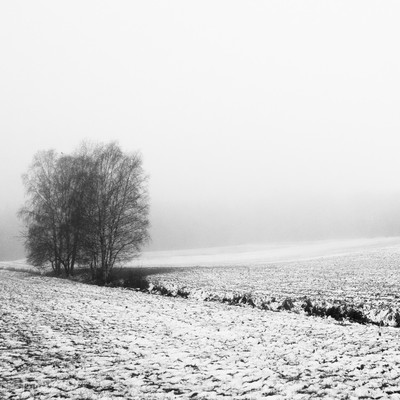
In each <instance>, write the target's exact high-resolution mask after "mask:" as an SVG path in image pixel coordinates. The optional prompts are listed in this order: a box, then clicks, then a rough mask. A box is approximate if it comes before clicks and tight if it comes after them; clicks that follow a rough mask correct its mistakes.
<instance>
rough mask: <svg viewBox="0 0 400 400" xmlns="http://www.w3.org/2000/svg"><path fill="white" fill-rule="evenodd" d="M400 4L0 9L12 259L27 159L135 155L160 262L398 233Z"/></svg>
mask: <svg viewBox="0 0 400 400" xmlns="http://www.w3.org/2000/svg"><path fill="white" fill-rule="evenodd" d="M399 17H400V4H399V3H398V2H394V1H392V2H391V1H387V2H377V1H352V2H345V1H327V2H320V1H304V2H297V1H287V2H282V1H268V2H262V1H248V2H238V1H218V2H215V1H213V2H211V1H203V2H194V3H193V2H187V1H170V2H162V1H146V2H130V1H121V2H118V3H115V2H103V1H85V2H77V1H71V2H68V3H59V2H51V1H38V2H28V1H15V2H3V3H2V4H1V5H0V48H1V60H2V62H1V63H0V88H1V90H0V132H1V146H0V168H1V176H0V185H1V191H0V221H1V224H0V259H3V260H6V259H11V258H20V257H23V249H22V245H21V243H20V242H18V240H17V239H16V235H17V234H18V232H19V229H20V227H19V226H18V221H17V218H16V216H15V213H16V211H17V209H18V207H20V206H21V205H22V203H23V201H24V198H23V187H22V181H21V174H22V173H23V172H24V171H26V169H27V168H28V166H29V163H30V162H31V160H32V157H33V155H34V154H35V153H36V152H37V151H38V150H41V149H50V148H54V149H56V150H57V151H60V152H64V153H68V152H70V151H72V150H73V149H74V148H75V147H76V146H77V145H78V144H79V142H80V141H81V140H84V139H85V140H92V141H110V140H117V141H118V142H119V143H120V145H121V147H122V148H123V150H125V151H134V150H140V151H141V152H142V154H143V160H144V168H145V170H146V172H147V173H148V174H149V177H150V179H149V191H150V197H151V224H152V227H151V236H152V241H151V243H150V244H149V246H148V247H147V249H149V250H159V249H179V248H193V247H205V246H222V245H235V244H244V243H265V242H276V241H301V240H316V239H326V238H347V237H351V238H353V237H374V236H393V235H400V179H399V171H400V157H399V144H400V140H399V132H400V113H399V109H400V95H399V94H400V74H399V71H400V53H399V52H398V51H397V47H398V43H397V42H398V38H399V37H400V25H399V24H398V20H399Z"/></svg>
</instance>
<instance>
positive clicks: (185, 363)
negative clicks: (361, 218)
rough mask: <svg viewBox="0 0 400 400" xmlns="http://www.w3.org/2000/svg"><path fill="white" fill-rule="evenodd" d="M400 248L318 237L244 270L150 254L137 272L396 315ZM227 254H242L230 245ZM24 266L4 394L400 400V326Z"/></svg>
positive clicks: (1, 275)
mask: <svg viewBox="0 0 400 400" xmlns="http://www.w3.org/2000/svg"><path fill="white" fill-rule="evenodd" d="M398 245H399V239H391V240H387V241H385V240H383V241H375V242H371V241H370V242H368V243H365V242H364V243H358V244H357V243H355V242H353V245H351V246H350V245H349V244H348V245H347V246H346V248H344V247H343V246H342V247H340V246H337V245H336V247H335V246H334V245H333V244H332V243H331V244H330V245H329V246H328V247H326V246H325V250H323V249H322V250H321V246H320V245H318V246H315V245H312V248H313V250H312V251H310V249H309V250H307V251H306V250H304V249H303V250H301V251H302V252H303V253H304V256H306V255H308V256H309V257H313V258H315V257H318V255H317V254H315V251H317V252H320V253H319V258H315V259H311V260H310V259H309V260H307V261H306V260H305V258H306V257H305V258H304V259H303V261H296V262H278V261H277V260H275V261H273V260H270V261H271V263H270V262H267V260H265V258H264V262H263V264H258V263H254V264H249V263H248V262H247V263H246V264H243V265H242V264H240V263H238V266H237V267H235V268H232V264H231V265H230V267H229V268H228V267H227V266H225V267H224V266H223V264H222V266H219V267H218V268H217V267H212V266H210V264H208V266H207V267H204V268H180V267H179V263H178V267H179V268H171V266H169V267H168V263H166V264H165V266H164V267H163V268H164V269H160V268H154V266H155V265H157V264H156V263H153V264H152V263H151V262H150V264H147V266H146V264H143V267H142V272H141V273H145V274H147V278H149V279H150V280H151V279H153V280H159V281H162V282H164V283H165V284H166V285H168V284H171V285H175V286H177V285H180V286H186V287H188V288H192V289H191V290H193V293H194V294H196V293H197V294H199V293H201V292H204V291H206V290H209V291H211V292H214V293H218V292H219V291H221V292H224V293H226V292H230V291H237V290H240V291H243V290H244V291H253V292H254V293H259V294H260V296H264V295H267V296H271V295H274V296H281V298H285V297H287V296H291V297H293V298H295V297H296V296H302V295H303V294H304V293H306V294H307V295H309V296H312V295H315V296H322V298H323V299H329V298H333V297H338V296H341V298H342V299H346V301H353V300H354V299H356V300H357V301H360V300H362V301H365V304H366V305H365V307H367V308H368V307H370V306H371V305H372V306H371V307H372V308H373V307H375V309H378V308H379V307H381V309H383V310H387V309H388V307H389V308H390V307H391V308H395V307H397V305H398V304H397V301H398V295H400V290H399V289H400V272H399V265H400V252H399V248H400V247H399V246H398ZM242 250H243V248H242ZM263 251H264V250H263ZM277 251H278V250H277ZM279 251H280V252H281V253H280V254H281V255H280V256H279V257H286V256H287V255H288V254H289V253H288V252H287V251H286V253H285V254H286V255H285V254H283V253H282V248H281V249H280V250H279ZM321 251H323V252H324V254H321ZM208 252H209V253H212V252H213V250H208ZM255 252H257V249H254V248H252V249H249V248H247V249H246V250H245V251H236V253H248V254H247V255H246V257H248V256H249V255H251V254H253V255H254V253H255ZM310 252H314V255H311V254H310ZM189 253H190V252H189ZM203 255H204V254H203ZM191 256H192V257H193V254H191ZM199 256H201V255H199ZM205 256H206V258H207V260H209V261H210V260H211V259H212V257H211V255H210V254H205ZM321 256H323V257H321ZM157 257H159V259H160V257H161V256H160V254H158V256H157ZM168 257H169V258H168ZM170 257H171V255H168V254H167V255H165V254H164V259H165V260H168V259H169V260H170V259H171V258H170ZM188 257H189V258H187V260H188V259H190V254H189V256H188ZM225 257H226V258H232V257H233V258H235V255H234V254H232V251H228V250H226V252H225ZM270 257H271V258H273V257H276V255H275V256H270ZM150 258H151V257H150ZM239 258H241V259H243V254H241V255H240V256H239ZM300 258H301V257H300ZM286 259H287V258H286ZM153 260H154V256H153ZM236 260H238V257H236ZM253 260H254V259H253ZM175 261H176V260H175ZM192 261H193V258H192ZM194 261H198V260H194ZM281 261H283V260H282V259H281ZM183 265H184V264H182V265H181V266H183ZM228 265H229V264H228ZM2 268H12V269H14V270H9V269H2ZM26 269H29V266H27V265H25V264H24V262H23V261H20V262H14V263H1V265H0V399H34V400H36V399H50V398H68V399H118V398H119V399H168V398H182V399H213V398H225V399H261V398H267V399H283V398H286V399H312V398H324V399H329V398H332V399H346V398H347V399H352V398H354V399H356V398H381V399H387V398H388V399H400V329H399V328H393V327H388V326H386V327H379V326H376V325H371V324H367V325H361V324H357V323H349V322H348V321H344V322H338V321H335V320H333V319H331V318H319V317H309V316H306V315H304V313H299V314H296V313H293V312H291V313H288V312H285V311H281V312H273V311H265V310H260V309H257V308H252V307H248V306H243V307H240V306H239V307H235V306H230V305H227V304H222V303H218V302H203V301H198V300H199V299H201V296H200V297H199V296H197V297H196V296H195V295H194V296H192V297H191V296H189V299H184V298H180V297H165V296H157V295H152V294H147V293H141V292H137V291H133V290H128V289H122V288H110V287H98V286H92V285H85V284H81V283H77V282H72V281H68V280H63V279H57V278H49V277H45V276H40V275H32V274H29V273H27V272H24V270H26ZM273 293H274V294H273ZM278 298H279V297H278ZM372 308H371V309H372Z"/></svg>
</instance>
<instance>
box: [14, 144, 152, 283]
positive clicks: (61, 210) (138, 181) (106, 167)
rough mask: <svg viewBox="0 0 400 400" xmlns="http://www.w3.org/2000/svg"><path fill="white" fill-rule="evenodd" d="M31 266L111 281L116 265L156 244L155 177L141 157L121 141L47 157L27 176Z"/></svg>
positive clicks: (42, 155)
mask: <svg viewBox="0 0 400 400" xmlns="http://www.w3.org/2000/svg"><path fill="white" fill-rule="evenodd" d="M23 182H24V185H25V189H26V195H27V199H26V202H25V204H24V206H23V207H22V208H21V210H20V211H19V215H20V217H21V218H22V219H23V221H24V223H25V227H26V229H25V232H24V237H25V247H26V250H27V257H28V261H29V262H30V263H32V264H33V265H35V266H37V267H39V268H40V267H43V266H45V265H48V264H50V265H51V266H52V268H53V270H54V271H55V272H56V273H58V274H59V273H61V271H62V270H64V271H65V273H66V274H67V275H70V274H73V273H74V268H75V266H76V265H77V264H80V265H90V267H91V269H92V272H93V275H95V276H96V277H97V278H99V279H101V280H103V281H107V279H108V278H109V275H110V272H111V270H112V268H113V267H114V265H116V264H119V263H123V262H126V261H129V260H130V259H132V258H133V257H135V256H136V255H138V254H139V251H140V248H141V246H142V245H143V244H144V243H146V242H147V241H148V240H149V235H148V227H149V220H148V212H149V200H148V193H147V185H146V183H147V177H146V175H145V174H144V171H143V168H142V158H141V156H140V154H139V153H137V152H136V153H131V154H127V153H124V152H123V151H122V150H121V148H120V147H119V146H118V145H117V144H116V143H109V144H98V145H92V146H90V145H87V144H82V145H81V146H80V147H79V148H78V149H77V150H76V151H75V152H74V153H73V154H71V155H65V154H57V153H56V152H55V151H54V150H49V151H40V152H38V153H37V154H36V155H35V156H34V159H33V162H32V164H31V166H30V168H29V170H28V172H27V173H26V174H24V176H23Z"/></svg>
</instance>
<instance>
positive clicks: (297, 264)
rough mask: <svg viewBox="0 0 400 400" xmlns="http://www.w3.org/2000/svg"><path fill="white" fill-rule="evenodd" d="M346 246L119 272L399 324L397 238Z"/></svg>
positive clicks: (207, 295) (267, 304)
mask: <svg viewBox="0 0 400 400" xmlns="http://www.w3.org/2000/svg"><path fill="white" fill-rule="evenodd" d="M396 243H397V245H395V244H396ZM350 244H351V246H350V245H349V244H348V243H347V247H346V249H347V250H345V249H344V246H342V247H341V248H340V249H339V246H338V245H337V243H336V244H335V246H336V247H335V249H336V250H337V251H338V252H337V253H336V252H333V255H330V256H329V255H328V254H330V253H329V252H332V251H333V249H334V246H333V244H332V243H329V245H330V247H329V250H328V249H327V247H328V246H327V244H324V245H323V246H322V245H319V246H317V245H315V244H313V245H311V244H310V246H311V248H312V249H311V251H310V249H309V250H307V251H308V254H310V253H311V252H314V251H315V250H316V249H317V248H318V251H322V247H323V248H324V251H325V255H324V256H321V257H313V258H309V259H303V260H299V261H286V262H283V261H281V262H274V263H272V262H268V261H264V262H263V263H258V262H255V263H251V262H247V263H245V264H242V263H240V262H238V263H237V264H236V263H231V264H228V265H221V264H218V263H214V264H213V265H208V266H204V265H203V266H201V267H199V266H196V267H193V266H187V267H186V268H181V267H180V266H179V265H178V266H176V267H175V266H168V263H167V264H166V265H165V266H162V267H155V266H154V265H150V266H147V267H136V268H132V269H129V268H126V269H124V270H123V271H122V273H121V276H125V278H126V279H127V281H128V282H129V280H131V281H132V282H135V281H141V280H144V279H145V280H147V281H148V282H150V283H151V284H152V285H154V289H153V290H154V291H156V292H157V291H159V288H160V287H161V288H165V289H167V290H169V291H170V292H172V293H177V292H178V291H180V292H181V293H184V295H185V296H188V297H191V298H198V299H206V300H216V301H228V302H232V301H233V300H234V299H236V300H235V301H242V300H240V297H243V296H245V297H243V301H244V302H248V301H247V300H248V299H251V302H252V304H255V305H256V306H257V307H260V308H264V309H272V310H278V309H279V308H281V307H282V304H283V302H285V301H286V300H288V299H290V305H289V306H286V308H288V307H292V305H291V304H292V303H293V311H299V310H302V309H304V308H306V307H308V305H309V304H311V305H312V307H313V310H312V311H311V313H316V314H318V313H321V310H323V312H325V311H327V312H328V313H331V315H332V314H338V313H339V314H340V315H342V314H343V313H344V314H346V313H347V314H351V313H353V314H355V313H357V314H358V315H356V317H357V319H358V320H362V319H363V320H368V321H372V322H374V323H381V324H384V325H391V326H399V325H400V243H398V239H391V240H382V241H381V242H377V241H372V240H371V241H369V242H363V241H358V242H357V241H354V242H352V243H350ZM336 250H335V251H336ZM282 252H283V250H282ZM305 253H306V250H304V254H305ZM314 254H315V253H314ZM231 255H232V254H231V253H229V256H231ZM189 258H190V257H188V259H189ZM210 258H211V256H210ZM271 258H273V256H271V257H270V259H271ZM168 260H169V258H167V261H168ZM265 260H267V257H266V258H265ZM144 265H146V263H145V262H144ZM151 287H152V286H151ZM238 299H239V300H238ZM286 303H287V302H286ZM287 304H288V303H287ZM337 309H339V311H337ZM328 310H329V311H328Z"/></svg>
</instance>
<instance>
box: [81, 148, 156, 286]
mask: <svg viewBox="0 0 400 400" xmlns="http://www.w3.org/2000/svg"><path fill="white" fill-rule="evenodd" d="M91 159H92V160H93V162H94V166H93V171H94V174H93V176H92V177H93V182H92V183H93V189H94V190H93V193H95V198H94V199H92V200H93V201H94V202H93V205H92V207H91V209H90V221H91V224H90V229H89V232H88V238H87V249H88V250H89V253H90V255H91V267H92V269H93V271H97V272H100V273H101V279H102V280H104V281H107V280H108V278H109V275H110V272H111V270H112V268H113V267H114V265H115V264H119V263H123V262H126V261H128V260H130V259H132V258H133V257H135V256H136V255H137V254H138V253H139V250H140V247H141V246H142V245H143V244H144V243H145V242H146V241H147V240H148V239H149V236H148V226H149V220H148V210H149V205H148V194H147V187H146V181H147V178H146V176H145V175H144V172H143V169H142V159H141V157H140V155H139V154H138V153H133V154H124V153H123V152H122V151H121V149H120V148H119V146H118V145H117V144H115V143H111V144H108V145H99V146H96V147H95V148H94V149H93V150H92V153H91Z"/></svg>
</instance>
